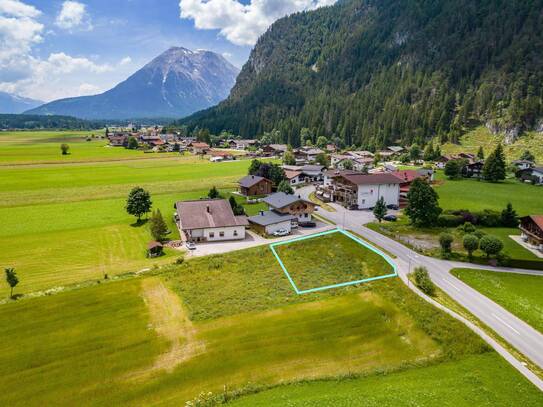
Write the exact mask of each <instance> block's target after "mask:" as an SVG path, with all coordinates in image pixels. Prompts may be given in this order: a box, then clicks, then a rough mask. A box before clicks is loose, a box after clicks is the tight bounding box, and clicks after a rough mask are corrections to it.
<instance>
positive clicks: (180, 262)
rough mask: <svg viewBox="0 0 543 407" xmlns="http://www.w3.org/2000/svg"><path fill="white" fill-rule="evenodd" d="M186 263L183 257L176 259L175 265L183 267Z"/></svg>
mask: <svg viewBox="0 0 543 407" xmlns="http://www.w3.org/2000/svg"><path fill="white" fill-rule="evenodd" d="M184 262H185V258H184V257H183V256H181V257H178V258H177V259H175V264H178V265H181V264H183V263H184Z"/></svg>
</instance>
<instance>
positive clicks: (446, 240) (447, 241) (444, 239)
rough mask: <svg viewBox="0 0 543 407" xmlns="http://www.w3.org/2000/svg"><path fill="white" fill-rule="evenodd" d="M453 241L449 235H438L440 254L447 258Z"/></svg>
mask: <svg viewBox="0 0 543 407" xmlns="http://www.w3.org/2000/svg"><path fill="white" fill-rule="evenodd" d="M453 241H454V237H453V235H451V234H450V233H441V234H440V235H439V245H440V246H441V253H442V254H443V255H444V256H448V255H449V254H450V253H451V247H452V243H453Z"/></svg>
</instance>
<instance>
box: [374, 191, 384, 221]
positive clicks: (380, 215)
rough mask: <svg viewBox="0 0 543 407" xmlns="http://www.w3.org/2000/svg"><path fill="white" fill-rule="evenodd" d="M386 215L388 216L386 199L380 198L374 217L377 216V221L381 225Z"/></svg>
mask: <svg viewBox="0 0 543 407" xmlns="http://www.w3.org/2000/svg"><path fill="white" fill-rule="evenodd" d="M386 214H387V205H386V203H385V198H384V197H380V198H379V199H378V200H377V203H376V204H375V207H374V208H373V216H375V219H377V220H378V221H379V223H381V221H382V220H383V218H384V217H385V216H386Z"/></svg>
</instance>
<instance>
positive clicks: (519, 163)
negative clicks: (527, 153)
mask: <svg viewBox="0 0 543 407" xmlns="http://www.w3.org/2000/svg"><path fill="white" fill-rule="evenodd" d="M511 164H513V165H514V166H515V167H516V168H517V170H521V171H522V170H527V169H529V168H533V167H534V166H535V164H534V162H533V161H528V160H515V161H513V162H511Z"/></svg>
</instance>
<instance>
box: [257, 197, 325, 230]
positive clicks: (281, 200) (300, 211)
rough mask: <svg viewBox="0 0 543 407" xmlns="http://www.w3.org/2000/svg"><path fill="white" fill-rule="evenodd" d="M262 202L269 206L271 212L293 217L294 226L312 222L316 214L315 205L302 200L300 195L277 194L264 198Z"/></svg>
mask: <svg viewBox="0 0 543 407" xmlns="http://www.w3.org/2000/svg"><path fill="white" fill-rule="evenodd" d="M262 202H264V203H266V204H267V205H268V208H269V209H270V210H273V211H275V212H277V213H279V214H283V215H292V216H294V218H295V219H294V220H293V221H292V222H293V224H294V225H296V223H297V224H303V223H306V222H311V219H312V214H313V212H315V204H314V203H313V202H311V201H307V200H305V199H303V198H301V197H300V196H299V195H292V194H285V193H284V192H276V193H274V194H271V195H269V196H267V197H266V198H264V199H263V200H262Z"/></svg>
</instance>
